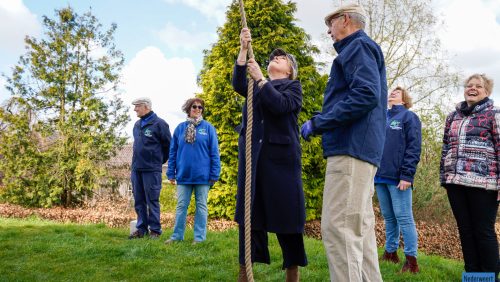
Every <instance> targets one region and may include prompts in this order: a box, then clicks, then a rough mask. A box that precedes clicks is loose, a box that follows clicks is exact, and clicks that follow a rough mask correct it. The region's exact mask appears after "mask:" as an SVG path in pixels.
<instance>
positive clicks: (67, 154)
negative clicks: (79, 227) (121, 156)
mask: <svg viewBox="0 0 500 282" xmlns="http://www.w3.org/2000/svg"><path fill="white" fill-rule="evenodd" d="M55 16H56V18H55V19H51V18H49V17H46V16H44V17H43V26H44V30H45V32H44V33H45V34H44V36H43V37H42V38H40V39H37V38H34V37H27V38H26V40H25V42H26V49H27V52H26V54H25V55H23V56H22V57H21V58H20V60H19V63H18V64H17V65H16V66H15V67H14V68H13V72H12V75H11V76H10V77H8V78H7V88H8V89H9V90H10V92H11V93H12V98H11V99H10V101H11V102H12V103H10V106H9V107H4V108H2V109H1V110H0V123H2V124H3V126H4V127H5V130H4V132H3V133H2V134H1V136H0V155H3V157H4V158H3V160H2V162H1V164H0V171H3V172H4V173H5V178H4V179H3V184H4V187H3V188H2V189H1V190H0V197H2V198H4V199H6V200H8V201H11V202H14V203H22V204H27V205H32V206H52V205H54V204H55V205H57V204H63V205H66V206H69V205H73V204H77V203H79V202H81V201H82V200H83V199H84V197H85V196H88V195H91V194H92V191H93V190H94V189H95V188H97V187H99V186H101V185H102V184H103V183H102V180H103V179H106V177H105V176H106V173H107V172H106V168H105V166H104V162H105V161H106V160H107V159H109V158H110V156H111V155H112V154H113V152H114V150H115V149H116V148H117V147H119V146H121V145H123V143H124V142H125V137H124V136H122V133H120V132H121V129H122V128H123V127H124V126H125V123H126V122H127V121H128V115H127V112H126V110H125V109H124V107H123V104H122V101H121V99H120V98H119V96H118V92H117V86H118V82H119V73H120V70H121V67H122V65H123V56H122V53H121V52H120V51H118V50H117V49H116V48H115V45H114V42H113V40H114V38H113V34H114V32H115V30H116V25H112V26H111V28H110V29H109V30H102V25H101V24H100V23H99V22H98V20H97V18H96V17H95V16H93V15H92V14H91V12H88V13H85V14H83V15H78V14H76V13H75V12H74V11H73V10H72V9H71V8H69V7H68V8H64V9H61V10H57V11H56V14H55ZM28 112H29V113H30V114H29V115H27V113H28Z"/></svg>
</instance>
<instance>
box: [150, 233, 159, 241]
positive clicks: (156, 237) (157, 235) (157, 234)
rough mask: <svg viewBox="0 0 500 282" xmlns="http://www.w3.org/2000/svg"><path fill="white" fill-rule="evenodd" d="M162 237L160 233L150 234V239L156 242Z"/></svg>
mask: <svg viewBox="0 0 500 282" xmlns="http://www.w3.org/2000/svg"><path fill="white" fill-rule="evenodd" d="M160 236H161V234H160V233H156V232H154V231H151V232H149V239H153V240H156V239H159V238H160Z"/></svg>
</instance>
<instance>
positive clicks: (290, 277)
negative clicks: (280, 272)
mask: <svg viewBox="0 0 500 282" xmlns="http://www.w3.org/2000/svg"><path fill="white" fill-rule="evenodd" d="M285 281H286V282H299V267H298V266H296V265H292V266H290V267H289V268H287V269H286V280H285Z"/></svg>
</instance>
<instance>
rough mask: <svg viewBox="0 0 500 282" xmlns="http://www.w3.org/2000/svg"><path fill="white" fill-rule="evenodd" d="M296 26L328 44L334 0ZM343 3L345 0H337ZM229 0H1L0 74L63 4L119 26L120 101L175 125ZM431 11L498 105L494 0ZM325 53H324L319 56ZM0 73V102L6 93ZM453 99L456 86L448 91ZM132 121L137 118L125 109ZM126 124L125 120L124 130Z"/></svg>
mask: <svg viewBox="0 0 500 282" xmlns="http://www.w3.org/2000/svg"><path fill="white" fill-rule="evenodd" d="M295 2H296V3H297V8H298V9H297V13H296V15H295V16H296V18H297V20H298V21H297V25H299V26H301V27H303V28H304V29H305V31H306V32H307V33H309V34H310V35H311V36H312V39H313V43H316V44H318V45H321V46H320V47H321V48H329V47H328V46H329V45H331V42H325V41H324V40H323V39H322V38H321V36H322V34H324V33H325V32H326V26H325V25H324V22H323V17H324V16H325V14H327V13H328V12H329V11H332V10H334V8H335V7H336V6H337V5H338V3H339V2H340V1H338V0H337V1H331V0H298V1H295ZM343 2H344V3H347V2H348V1H343ZM229 3H230V0H147V1H136V0H0V73H4V74H7V75H10V73H11V70H10V69H11V67H12V66H14V65H15V64H16V63H17V61H18V59H19V56H20V55H21V54H23V53H24V42H23V39H24V36H25V35H27V34H28V35H32V36H41V34H42V25H41V19H42V18H41V16H42V15H47V16H49V17H52V18H53V17H54V10H55V9H61V8H63V7H66V6H67V5H68V4H69V5H70V6H71V7H73V9H74V10H75V11H76V12H77V13H79V14H83V13H84V12H86V11H88V10H89V8H90V7H92V13H93V14H94V15H95V16H97V17H98V19H99V20H100V22H101V23H102V24H103V25H104V26H105V27H109V26H110V24H111V23H116V24H117V25H118V30H117V32H116V34H115V38H116V40H115V42H116V44H117V46H118V48H119V49H120V50H122V51H123V52H124V56H125V67H124V68H123V73H122V75H123V79H122V80H123V85H122V89H123V97H122V98H123V100H124V101H125V102H126V103H127V104H129V103H130V101H132V100H133V99H134V98H136V97H139V96H149V97H150V98H151V99H152V100H153V110H154V111H155V112H157V113H158V114H159V115H160V116H161V117H162V118H164V119H165V120H166V121H167V122H168V123H169V124H170V125H171V127H172V130H173V128H175V126H176V125H177V124H178V123H179V122H182V121H183V120H184V118H185V115H184V114H183V113H182V112H181V110H180V108H181V105H182V103H183V102H184V101H185V100H186V99H187V98H190V97H193V96H194V93H196V92H199V89H198V88H197V86H196V76H197V75H198V73H199V70H200V69H201V65H202V59H203V53H202V50H204V49H209V47H210V44H211V43H214V42H216V41H217V34H216V29H217V27H218V26H221V25H222V24H224V22H225V12H226V9H227V6H228V4H229ZM433 5H434V8H435V10H436V14H437V15H439V16H440V18H442V19H443V20H444V21H445V26H443V27H442V28H440V34H438V36H439V37H440V38H441V40H442V43H443V45H442V46H443V49H445V50H447V51H448V52H449V53H450V54H451V55H452V58H453V59H452V61H451V62H450V63H451V64H452V65H453V66H454V67H455V68H457V69H459V70H461V71H462V73H464V74H465V75H468V74H471V73H475V72H479V73H486V74H487V75H489V76H490V77H492V78H493V79H494V80H495V82H496V83H497V86H496V89H494V91H493V92H494V93H493V99H495V100H496V101H497V102H496V104H497V105H500V1H498V0H436V1H435V3H434V4H433ZM323 58H326V59H327V60H328V59H329V58H328V55H325V57H323ZM4 84H5V79H4V78H2V77H0V102H1V101H4V100H5V99H6V98H8V97H9V95H10V94H9V93H8V92H7V91H6V90H5V88H4ZM454 94H455V95H456V97H457V98H456V99H457V101H458V100H460V99H462V98H463V97H462V96H461V95H462V93H454ZM130 117H131V120H132V122H133V121H135V120H136V119H137V118H136V117H135V113H134V112H133V111H132V110H130ZM131 127H132V124H129V125H128V126H127V132H128V133H129V135H130V131H131Z"/></svg>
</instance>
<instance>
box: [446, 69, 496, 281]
mask: <svg viewBox="0 0 500 282" xmlns="http://www.w3.org/2000/svg"><path fill="white" fill-rule="evenodd" d="M464 87H465V90H464V98H465V101H463V102H461V103H459V104H457V106H456V110H455V111H454V112H452V113H451V114H449V115H448V117H447V119H446V126H445V130H444V137H443V150H442V155H441V175H440V177H441V185H442V186H443V187H445V188H446V190H447V193H448V200H449V201H450V205H451V209H452V211H453V215H454V216H455V219H456V221H457V226H458V231H459V234H460V241H461V243H462V253H463V256H464V263H465V271H466V272H494V273H495V278H496V277H497V276H498V268H499V267H498V266H499V255H498V241H497V237H496V233H495V220H496V215H497V210H498V195H499V193H498V190H499V181H500V180H499V179H500V167H499V166H500V161H499V159H500V135H499V128H498V127H499V125H500V109H499V108H497V107H494V105H493V100H491V99H489V98H488V97H489V96H490V94H491V92H492V90H493V80H491V79H489V78H488V77H486V76H485V75H484V74H474V75H472V76H470V77H469V78H468V79H467V80H465V85H464Z"/></svg>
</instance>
